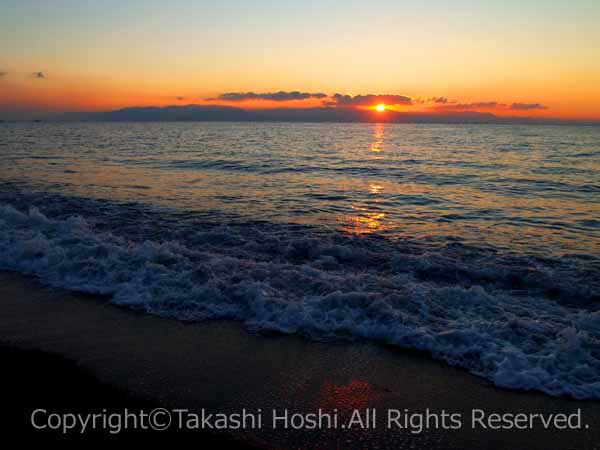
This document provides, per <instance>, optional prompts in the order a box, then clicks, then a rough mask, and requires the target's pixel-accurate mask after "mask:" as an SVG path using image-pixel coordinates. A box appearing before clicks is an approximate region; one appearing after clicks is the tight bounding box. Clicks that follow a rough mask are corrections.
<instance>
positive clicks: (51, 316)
mask: <svg viewBox="0 0 600 450" xmlns="http://www.w3.org/2000/svg"><path fill="white" fill-rule="evenodd" d="M0 344H1V345H2V347H0V357H1V358H2V360H3V364H2V375H1V377H2V381H3V383H2V389H3V391H4V392H3V394H2V395H3V398H4V399H5V402H4V406H5V409H4V410H5V411H7V414H8V419H5V420H3V421H2V423H3V424H4V426H3V427H2V428H3V430H2V432H3V434H6V433H9V432H10V433H14V434H19V435H27V436H29V437H31V436H34V437H35V436H37V437H40V436H43V437H44V438H48V437H53V436H49V435H51V434H53V433H52V432H42V433H41V434H40V433H39V432H38V433H37V434H33V432H32V429H31V428H30V426H29V423H28V415H29V414H30V413H31V411H32V409H35V408H47V409H48V410H53V409H60V410H69V409H70V408H77V410H78V411H94V410H102V409H103V408H109V409H110V408H121V407H128V408H129V409H135V408H151V407H155V406H162V407H166V408H189V409H190V410H194V411H199V410H200V409H201V408H205V409H206V410H207V411H210V412H223V413H229V412H238V411H240V410H241V409H242V408H246V409H248V410H251V411H256V410H257V409H261V410H262V411H263V414H264V416H265V417H270V416H271V409H272V408H276V409H277V410H278V411H282V410H283V409H284V408H288V409H290V411H291V412H298V413H304V412H315V411H317V410H318V409H319V408H322V409H324V410H327V411H333V410H334V409H335V410H338V412H339V414H340V416H341V417H342V418H346V417H347V416H348V415H349V414H350V411H351V410H353V409H360V410H364V409H365V408H375V409H376V410H377V414H378V420H377V427H376V428H374V429H373V428H370V429H358V428H352V429H350V430H348V429H339V428H338V429H324V430H289V429H288V430H285V429H281V428H279V429H276V430H273V429H272V427H271V424H270V423H269V421H268V420H265V422H267V423H266V425H267V426H265V427H264V428H262V429H260V430H244V431H242V430H238V431H232V432H230V433H229V434H228V435H227V437H234V438H235V439H237V440H241V441H243V442H244V443H247V444H248V445H253V446H259V447H264V448H279V449H337V448H343V449H366V448H369V449H376V448H379V449H402V448H419V449H484V448H485V449H511V450H513V449H531V450H533V449H543V450H549V449H553V450H560V449H573V448H577V449H594V448H599V447H600V403H599V402H589V401H588V402H582V401H575V400H571V399H560V398H552V397H549V396H546V395H542V394H537V393H525V392H513V391H508V390H503V389H498V388H496V387H494V386H493V385H492V384H491V383H489V382H487V381H485V380H483V379H480V378H478V377H476V376H473V375H471V374H469V373H467V372H465V371H463V370H460V369H456V368H452V367H448V366H447V365H444V364H441V363H438V362H436V361H433V360H432V359H430V358H429V357H426V356H424V355H420V354H415V353H412V352H406V351H401V350H398V349H392V348H387V347H384V346H381V345H377V344H372V343H365V342H360V343H357V342H348V343H319V342H309V341H307V340H304V339H301V338H298V337H295V336H280V335H269V336H261V335H253V334H250V333H248V332H247V331H245V330H244V329H242V327H241V326H240V325H238V324H236V323H232V322H222V321H219V322H208V323H203V324H186V323H182V322H178V321H175V320H170V319H163V318H158V317H152V316H149V315H146V314H142V313H136V312H131V311H125V310H122V309H120V308H117V307H115V306H112V305H110V304H109V303H108V299H102V298H97V297H89V296H83V295H76V294H72V293H67V292H64V291H59V290H52V289H48V288H45V287H43V286H42V285H40V284H39V283H37V282H36V281H35V280H33V279H30V278H24V277H21V276H19V275H15V274H11V273H0ZM427 408H429V410H431V411H433V412H438V413H439V412H441V411H442V410H446V411H447V412H449V413H457V414H458V413H459V414H462V417H463V427H461V428H460V429H457V430H441V429H435V428H433V429H426V430H423V431H422V432H421V433H418V434H413V433H411V432H410V431H408V430H406V429H404V430H400V429H387V427H386V420H385V414H386V411H387V410H388V409H400V410H403V409H408V410H409V411H410V412H414V413H424V412H425V410H426V409H427ZM476 408H477V409H483V410H485V411H486V412H488V413H541V412H544V413H552V412H554V413H565V414H572V413H574V412H576V411H577V409H578V408H581V410H582V419H583V422H584V424H588V425H589V428H588V429H585V428H584V429H581V430H575V431H574V430H568V431H564V430H562V431H561V430H556V429H549V430H544V429H543V428H542V427H541V426H539V427H536V428H535V429H533V430H518V431H507V430H504V431H491V430H483V429H472V428H471V426H470V425H471V424H470V420H469V419H470V415H471V410H472V409H476ZM6 423H9V425H8V426H7V425H6ZM140 433H141V434H138V433H133V434H131V433H130V434H128V435H126V436H125V435H124V436H116V437H115V436H106V435H103V434H102V433H95V434H94V435H93V436H91V437H94V438H97V437H100V438H104V437H108V438H110V439H111V440H115V441H116V440H118V439H123V438H128V437H133V438H134V439H138V438H139V436H140V435H141V436H142V437H141V438H142V439H148V441H149V440H151V439H152V440H154V439H159V438H160V439H164V438H165V437H166V436H168V438H169V439H170V440H171V442H172V439H174V438H177V437H186V438H189V437H192V438H194V439H197V440H198V442H208V443H210V442H213V441H212V440H213V439H215V440H221V439H225V438H226V436H225V435H223V434H217V435H213V434H210V433H199V432H192V433H190V432H188V433H180V432H178V431H176V430H170V431H168V432H166V434H162V433H165V432H162V433H159V432H140ZM54 434H57V433H54ZM161 436H162V438H161ZM73 437H75V436H68V437H67V438H73ZM63 439H64V438H63ZM238 445H240V447H242V446H244V445H246V444H238Z"/></svg>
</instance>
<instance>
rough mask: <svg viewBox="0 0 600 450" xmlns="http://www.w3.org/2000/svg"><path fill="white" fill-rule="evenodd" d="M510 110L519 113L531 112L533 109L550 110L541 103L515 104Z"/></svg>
mask: <svg viewBox="0 0 600 450" xmlns="http://www.w3.org/2000/svg"><path fill="white" fill-rule="evenodd" d="M510 109H515V110H517V111H529V110H532V109H548V108H547V107H546V106H544V105H541V104H539V103H513V104H512V105H510Z"/></svg>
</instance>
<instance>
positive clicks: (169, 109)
mask: <svg viewBox="0 0 600 450" xmlns="http://www.w3.org/2000/svg"><path fill="white" fill-rule="evenodd" d="M55 119H56V120H63V121H64V120H70V121H106V122H112V121H136V122H138V121H142V122H150V121H152V122H156V121H161V122H162V121H207V122H342V123H344V122H388V123H473V124H485V123H500V124H546V125H552V124H585V125H600V122H598V121H568V120H562V119H547V118H532V117H499V116H495V115H494V114H491V113H482V112H477V111H452V112H444V113H410V112H396V111H389V110H388V111H386V112H385V113H382V114H378V113H376V112H374V111H371V110H365V109H356V108H335V107H316V108H275V109H242V108H236V107H233V106H220V105H186V106H166V107H154V106H151V107H130V108H123V109H119V110H116V111H109V112H99V113H90V112H73V113H65V114H62V115H60V116H57V117H55Z"/></svg>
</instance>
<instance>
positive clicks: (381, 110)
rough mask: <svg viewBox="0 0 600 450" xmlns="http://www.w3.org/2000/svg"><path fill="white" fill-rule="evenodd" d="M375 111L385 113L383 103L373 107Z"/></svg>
mask: <svg viewBox="0 0 600 450" xmlns="http://www.w3.org/2000/svg"><path fill="white" fill-rule="evenodd" d="M375 110H376V111H377V112H384V111H385V105H384V104H383V103H380V104H379V105H377V106H376V107H375Z"/></svg>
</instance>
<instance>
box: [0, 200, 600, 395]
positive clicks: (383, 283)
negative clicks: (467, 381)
mask: <svg viewBox="0 0 600 450" xmlns="http://www.w3.org/2000/svg"><path fill="white" fill-rule="evenodd" d="M27 209H28V208H23V205H18V206H17V207H14V206H11V205H8V204H4V205H1V206H0V268H2V269H8V270H15V271H19V272H21V273H25V274H30V275H35V276H37V277H39V278H40V279H41V280H43V281H44V282H46V283H48V284H50V285H52V286H56V287H60V288H66V289H70V290H76V291H82V292H87V293H92V294H106V295H110V296H111V301H112V302H114V303H115V304H118V305H123V306H126V307H129V308H134V309H138V310H143V311H146V312H148V313H151V314H157V315H161V316H168V317H174V318H177V319H179V320H185V321H202V320H207V319H234V320H237V321H241V322H243V323H244V324H245V326H246V327H247V328H248V329H250V330H253V331H277V332H281V333H296V334H301V335H304V336H307V337H310V338H314V339H360V338H366V339H373V340H377V341H381V342H386V343H388V344H392V345H396V346H399V347H403V348H411V349H418V350H422V351H426V352H428V353H430V354H431V355H432V356H433V357H434V358H437V359H440V360H444V361H446V362H448V363H450V364H452V365H456V366H460V367H464V368H465V369H468V370H469V371H470V372H472V373H474V374H477V375H480V376H482V377H485V378H487V379H489V380H491V381H492V382H493V383H495V384H496V385H497V386H502V387H507V388H514V389H525V390H539V391H543V392H545V393H547V394H550V395H567V396H572V397H575V398H581V399H599V398H600V308H599V307H598V300H599V298H600V289H599V287H598V280H600V276H598V275H599V274H600V271H598V270H597V267H598V266H597V263H598V262H597V261H589V260H588V261H587V263H586V264H583V263H582V262H581V261H579V260H577V259H576V258H575V257H573V258H568V257H565V258H563V259H560V258H558V259H550V258H548V259H546V260H543V259H539V258H538V259H533V258H532V257H525V256H518V255H511V254H509V253H503V252H502V251H500V250H498V249H493V248H484V247H481V248H477V247H473V246H467V245H462V244H460V243H458V242H456V243H452V244H449V245H434V244H433V243H423V242H406V241H401V240H397V241H391V240H389V239H384V238H381V237H380V238H378V237H376V236H363V237H356V236H348V235H344V234H342V233H338V232H334V231H329V230H324V229H317V228H316V227H300V226H285V225H276V224H268V223H241V224H240V223H238V224H236V223H231V224H230V225H229V226H223V225H214V224H213V225H211V226H208V225H204V226H202V225H201V224H198V223H190V222H189V221H184V220H179V221H177V223H178V224H180V225H174V223H175V222H176V221H172V222H169V223H167V225H165V230H168V229H170V230H171V231H170V232H169V233H168V234H166V233H165V231H164V230H162V231H161V230H159V229H158V228H152V226H150V225H148V224H147V223H145V224H142V223H137V225H136V228H137V231H138V233H137V234H135V236H134V235H133V234H131V235H128V234H127V233H126V232H125V231H124V230H121V229H117V228H114V227H113V228H111V227H110V226H107V225H106V222H103V221H102V218H99V217H96V216H94V215H87V214H86V217H85V218H84V217H81V216H69V215H68V214H63V215H60V214H51V213H50V212H46V214H43V213H42V212H40V210H39V209H38V208H36V207H31V208H29V209H28V210H27ZM130 213H131V212H130ZM133 215H135V212H134V213H133ZM115 222H116V223H123V220H116V221H115ZM155 222H156V221H155ZM103 223H104V225H103ZM182 223H185V228H181V227H183V225H181V224H182ZM156 226H158V225H156ZM177 226H179V227H180V228H176V227H177ZM115 227H116V226H115ZM141 229H143V230H144V232H143V233H142V232H141V231H139V230H141Z"/></svg>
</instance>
